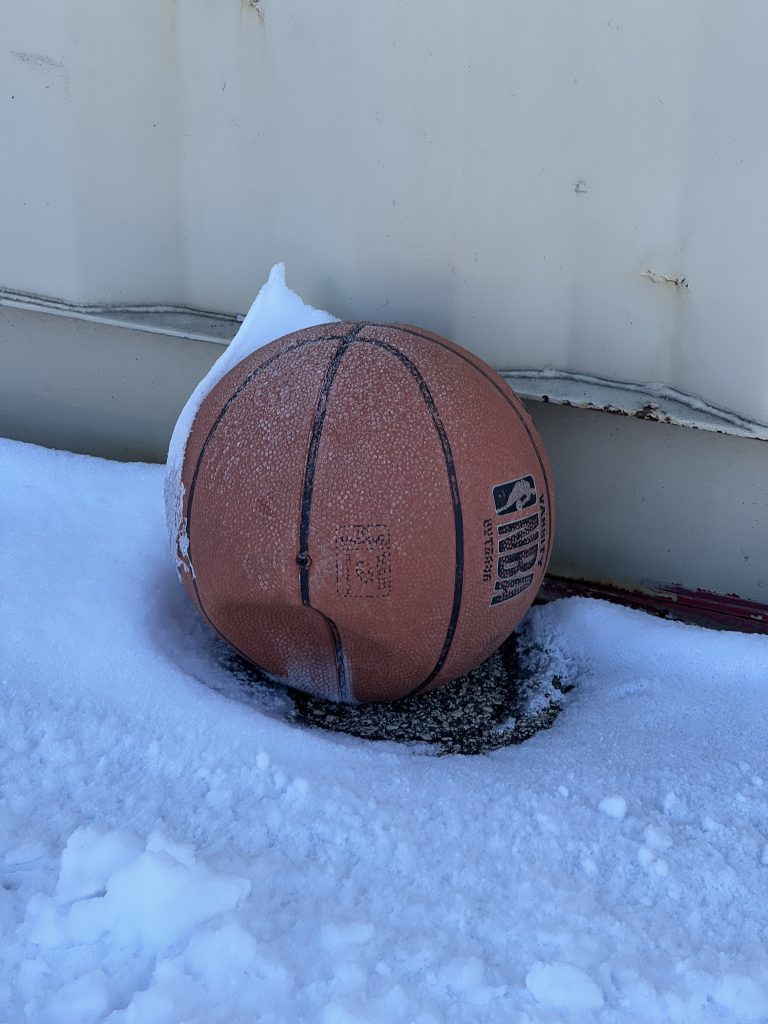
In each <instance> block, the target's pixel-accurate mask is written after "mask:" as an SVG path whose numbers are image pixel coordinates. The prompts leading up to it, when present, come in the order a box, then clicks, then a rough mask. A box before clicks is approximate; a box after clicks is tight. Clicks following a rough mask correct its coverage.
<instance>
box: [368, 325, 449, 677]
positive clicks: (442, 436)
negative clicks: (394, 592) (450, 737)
mask: <svg viewBox="0 0 768 1024" xmlns="http://www.w3.org/2000/svg"><path fill="white" fill-rule="evenodd" d="M363 326H382V327H386V326H387V325H386V324H382V325H373V324H370V323H367V324H364V325H363ZM357 340H358V341H359V342H362V343H365V344H366V345H373V346H375V347H377V348H382V349H384V350H385V351H386V352H389V353H390V355H393V356H394V357H395V358H396V359H397V360H398V361H399V362H400V363H401V364H402V365H403V366H404V367H405V368H406V369H407V370H408V372H409V373H410V374H411V376H412V377H413V378H414V380H415V381H416V383H417V385H418V388H419V391H420V392H421V397H422V398H423V399H424V404H425V405H426V406H427V409H428V411H429V414H430V416H431V417H432V423H433V425H434V427H435V430H436V431H437V436H438V438H439V440H440V445H441V447H442V449H443V458H444V459H445V468H446V472H447V474H448V486H449V488H450V492H451V506H452V510H453V525H454V536H455V543H456V552H455V560H454V584H453V604H452V607H451V617H450V619H449V621H448V628H447V630H446V634H445V640H444V641H443V646H442V649H441V651H440V654H439V656H438V659H437V662H436V664H435V667H434V668H433V669H432V671H431V672H430V673H429V675H428V676H427V678H426V679H424V680H423V682H421V683H419V685H418V686H416V687H415V688H414V689H413V690H411V691H410V692H409V693H408V694H406V696H407V697H414V696H415V695H416V694H418V693H421V691H422V690H424V689H425V688H426V687H427V686H429V684H430V683H431V682H432V680H433V679H435V677H436V676H437V674H438V673H439V672H440V670H441V669H442V667H443V665H444V664H445V662H446V659H447V658H448V654H449V652H450V649H451V645H452V644H453V638H454V636H455V634H456V626H457V624H458V621H459V613H460V612H461V598H462V592H463V587H464V516H463V513H462V509H461V496H460V494H459V483H458V479H457V476H456V465H455V463H454V461H453V452H452V451H451V444H450V441H449V440H448V434H447V433H446V430H445V426H444V425H443V421H442V420H441V418H440V413H439V412H438V409H437V405H436V404H435V400H434V398H433V397H432V392H431V391H430V390H429V386H428V384H427V382H426V380H425V379H424V377H423V376H422V375H421V372H420V371H419V369H418V367H417V366H416V364H415V363H413V362H412V361H411V360H410V359H409V358H408V356H406V355H405V353H404V352H401V351H400V350H399V349H397V348H395V346H394V345H390V344H388V343H387V342H384V341H380V340H379V339H377V338H364V337H358V339H357Z"/></svg>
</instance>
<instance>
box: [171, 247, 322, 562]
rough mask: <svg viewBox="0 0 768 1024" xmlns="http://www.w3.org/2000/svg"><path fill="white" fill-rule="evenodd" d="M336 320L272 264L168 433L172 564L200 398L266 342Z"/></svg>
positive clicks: (182, 541)
mask: <svg viewBox="0 0 768 1024" xmlns="http://www.w3.org/2000/svg"><path fill="white" fill-rule="evenodd" d="M337 320H338V317H335V316H333V315H332V314H331V313H327V312H326V311H325V310H323V309H315V308H314V307H313V306H308V305H306V303H305V302H304V301H303V300H302V299H301V298H300V296H298V295H297V294H296V292H293V291H291V289H290V288H288V286H287V285H286V283H285V264H283V263H276V264H275V266H274V267H272V270H271V271H270V274H269V278H268V279H267V282H266V284H264V285H263V286H262V288H261V290H260V291H259V294H258V295H257V296H256V298H255V299H254V301H253V304H252V306H251V308H250V309H249V311H248V314H247V316H246V317H245V319H244V320H243V322H242V324H241V326H240V330H239V331H238V332H237V334H236V335H235V337H234V338H233V339H232V341H231V342H230V343H229V345H228V346H227V347H226V349H224V352H223V353H222V355H220V356H219V358H218V359H217V360H216V362H215V363H214V364H213V366H212V367H211V369H210V370H209V371H208V373H207V374H206V375H205V377H203V379H202V380H201V381H200V383H199V384H198V385H197V387H196V388H195V390H194V391H193V392H192V395H191V396H190V398H189V400H188V401H187V403H186V405H185V406H184V408H183V409H182V410H181V414H180V415H179V418H178V420H177V421H176V426H175V427H174V429H173V434H172V436H171V442H170V445H169V447H168V459H167V464H166V472H165V518H166V524H167V527H168V534H169V539H170V543H171V551H172V553H173V555H174V558H177V550H176V546H177V543H178V544H179V547H180V549H181V552H182V554H183V555H186V552H187V548H188V543H189V542H188V539H187V536H186V532H183V533H182V532H181V527H182V519H183V514H184V512H183V510H184V485H183V484H182V482H181V468H182V465H183V462H184V451H185V449H186V447H187V438H188V437H189V432H190V430H191V428H192V423H193V422H194V419H195V416H196V415H197V410H198V409H199V408H200V406H201V405H202V403H203V401H204V399H205V396H206V395H207V394H208V393H209V392H210V391H211V389H212V388H214V387H215V386H216V384H218V382H219V381H220V380H221V378H222V377H224V376H225V375H226V374H227V373H229V371H230V370H231V369H232V367H233V366H236V365H237V363H240V362H242V360H243V359H245V358H246V356H249V355H251V353H253V352H256V351H257V350H258V349H260V348H262V346H264V345H266V344H268V343H269V342H270V341H275V340H276V339H277V338H282V337H283V336H284V335H286V334H291V333H292V332H293V331H300V330H301V329H302V328H304V327H314V326H315V325H317V324H327V323H333V322H335V321H337ZM180 534H181V535H180ZM184 568H185V566H184V563H183V562H180V561H179V562H178V569H179V571H180V572H181V571H182V570H183V569H184Z"/></svg>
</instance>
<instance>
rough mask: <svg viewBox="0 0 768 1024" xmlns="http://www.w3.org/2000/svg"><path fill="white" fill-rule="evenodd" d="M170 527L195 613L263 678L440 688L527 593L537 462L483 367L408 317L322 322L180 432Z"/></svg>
mask: <svg viewBox="0 0 768 1024" xmlns="http://www.w3.org/2000/svg"><path fill="white" fill-rule="evenodd" d="M181 484H182V488H183V502H182V507H181V515H180V516H179V517H178V522H176V523H175V525H174V527H173V529H174V531H175V535H174V538H173V540H174V544H175V548H176V554H177V559H178V561H179V563H180V565H181V566H182V579H183V581H184V585H185V587H186V589H187V590H188V592H189V594H190V595H191V597H192V599H193V600H194V602H195V604H196V606H197V608H198V610H199V612H200V614H201V615H202V616H203V617H204V618H205V619H206V620H207V621H208V622H209V623H210V625H211V626H212V627H213V628H214V629H215V630H216V631H217V632H218V633H219V634H220V635H221V636H222V637H224V638H225V639H226V640H227V641H228V642H229V643H230V644H231V645H232V646H233V647H234V648H235V649H236V650H237V651H239V652H240V653H241V654H242V655H243V656H244V657H245V658H247V659H248V660H249V661H251V662H252V663H253V664H255V665H257V666H258V667H259V668H260V669H261V670H263V671H264V672H266V673H267V674H269V675H270V676H272V677H274V678H276V679H280V680H283V681H285V682H288V683H290V685H292V686H295V687H298V688H299V689H302V690H305V691H307V692H309V693H313V694H315V695H317V696H320V697H324V698H327V699H329V700H339V701H377V700H393V699H396V698H399V697H404V696H407V695H411V694H414V693H420V692H424V691H426V690H430V689H434V688H435V687H438V686H442V685H443V684H444V683H447V682H449V681H450V680H452V679H455V678H456V677H457V676H461V675H464V674H465V673H466V672H468V671H470V670H471V669H472V668H474V667H476V666H477V665H478V664H479V663H480V662H481V661H483V660H484V659H485V658H487V657H488V656H489V655H490V654H491V653H492V652H493V651H494V650H495V649H496V648H497V647H498V646H499V645H500V644H501V643H502V642H503V641H504V640H505V639H506V637H507V636H508V635H509V633H510V632H511V631H512V630H513V629H514V627H515V626H516V625H517V623H518V622H519V621H520V619H521V618H522V616H523V615H524V614H525V612H526V611H527V609H528V607H529V606H530V604H531V602H532V601H533V599H534V597H535V596H536V593H537V591H538V589H539V586H540V584H541V581H542V577H543V575H544V572H545V570H546V567H547V562H548V560H549V555H550V551H551V548H552V535H553V529H554V503H553V491H552V481H551V475H550V470H549V465H548V463H547V458H546V455H545V453H544V449H543V446H542V443H541V439H540V437H539V435H538V434H537V432H536V430H535V428H534V426H533V424H532V422H531V420H530V417H529V416H528V414H527V412H526V411H525V409H524V408H523V406H522V404H521V403H520V401H519V400H518V399H517V397H516V396H515V394H514V393H513V392H512V390H511V389H510V388H509V387H508V385H507V384H506V383H505V382H504V381H503V380H502V379H501V378H500V377H499V376H498V375H497V374H496V373H495V372H494V371H493V370H492V369H491V368H490V367H489V366H487V365H486V364H485V363H484V362H483V361H482V360H480V359H478V358H477V357H476V356H474V355H472V354H471V353H470V352H468V351H466V350H465V349H463V348H461V347H460V346H458V345H456V344H454V343H452V342H450V341H447V340H446V339H445V338H441V337H438V336H437V335H434V334H430V333H429V332H427V331H424V330H421V329H418V328H415V327H408V326H404V325H392V324H389V325H386V324H370V323H329V324H324V325H322V326H319V327H317V326H316V327H309V328H307V329H305V330H302V331H298V332H296V333H295V334H290V335H287V336H286V337H283V338H280V339H278V340H277V341H274V342H272V343H271V344H269V345H266V346H265V347H263V348H261V349H259V350H257V351H256V352H254V353H253V354H252V355H250V356H248V357H247V358H245V359H243V361H242V362H240V363H238V364H237V365H236V366H234V367H233V368H232V369H231V370H230V371H229V372H228V373H227V374H226V375H225V376H224V377H223V378H222V379H221V380H219V381H218V383H217V384H216V385H215V386H214V387H213V388H212V390H211V391H210V392H209V393H208V394H207V396H206V397H205V399H204V400H203V401H202V403H201V404H200V406H199V408H198V409H197V412H196V415H195V417H194V420H193V422H192V425H191V429H190V432H189V437H188V439H187V444H186V448H185V452H184V459H183V464H182V470H181Z"/></svg>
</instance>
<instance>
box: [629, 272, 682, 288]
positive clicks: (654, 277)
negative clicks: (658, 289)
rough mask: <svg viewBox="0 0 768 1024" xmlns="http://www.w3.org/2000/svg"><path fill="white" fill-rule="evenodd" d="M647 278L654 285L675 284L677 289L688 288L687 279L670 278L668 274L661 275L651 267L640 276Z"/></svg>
mask: <svg viewBox="0 0 768 1024" xmlns="http://www.w3.org/2000/svg"><path fill="white" fill-rule="evenodd" d="M640 276H641V277H646V278H647V279H648V280H649V281H651V282H653V284H673V285H674V286H675V288H686V289H687V288H688V279H687V278H685V277H668V276H667V274H660V273H658V271H656V270H653V269H652V268H651V267H649V268H648V269H647V270H644V271H643V273H642V274H641V275H640Z"/></svg>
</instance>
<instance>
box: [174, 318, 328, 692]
mask: <svg viewBox="0 0 768 1024" xmlns="http://www.w3.org/2000/svg"><path fill="white" fill-rule="evenodd" d="M339 337H340V336H339V335H323V336H321V337H319V338H305V339H304V340H303V341H297V342H296V343H295V344H293V345H288V346H286V347H285V348H284V349H282V350H281V351H280V352H276V353H275V354H274V355H272V356H270V357H269V359H267V360H266V361H265V362H263V363H260V364H259V366H257V367H255V368H254V369H253V370H251V371H250V373H249V374H248V376H247V377H245V378H244V379H243V380H242V381H241V382H240V384H238V386H237V387H236V388H235V390H234V391H233V392H232V394H231V395H230V396H229V398H228V399H227V401H226V402H225V403H224V405H223V406H222V407H221V409H220V410H219V413H218V415H217V416H216V419H215V420H214V421H213V423H212V425H211V428H210V430H209V431H208V433H207V434H206V437H205V441H204V442H203V444H202V445H201V447H200V452H199V454H198V456H197V462H196V463H195V470H194V472H193V474H192V480H191V481H190V484H189V498H188V499H187V512H186V520H187V525H186V534H187V561H188V562H189V567H190V575H191V578H192V589H193V590H194V592H195V597H196V598H197V604H198V607H199V608H200V611H201V612H202V615H203V617H204V619H205V621H206V622H207V623H208V625H209V626H210V627H211V629H213V630H214V631H215V632H216V633H217V634H218V635H219V636H220V637H221V638H222V640H226V642H227V643H228V644H229V646H230V647H232V648H233V649H234V650H236V651H237V653H238V654H239V655H240V656H241V657H243V658H245V660H246V661H249V662H250V663H251V664H252V665H254V666H255V667H256V668H257V669H259V671H260V672H263V673H264V674H265V675H267V676H269V675H270V673H269V672H267V670H266V669H264V668H262V667H261V666H260V665H257V664H256V662H255V661H254V660H253V658H249V657H248V655H247V654H245V653H244V652H243V651H241V650H240V649H239V648H238V647H237V645H236V644H233V643H232V641H231V640H230V639H229V638H228V637H226V636H225V635H224V634H223V633H222V632H221V630H220V629H219V628H218V627H217V626H216V624H215V623H214V621H213V619H212V618H211V617H210V615H209V614H208V612H207V611H206V608H205V605H204V604H203V599H202V597H201V596H200V590H199V588H198V586H197V579H196V577H195V569H194V562H193V560H192V505H193V502H194V497H195V488H196V486H197V477H198V474H199V473H200V466H201V465H202V462H203V457H204V456H205V452H206V449H207V448H208V444H209V442H210V441H211V439H212V437H213V435H214V433H215V432H216V429H217V427H218V426H219V425H220V423H221V421H222V420H223V418H224V416H225V414H226V413H227V411H228V409H229V407H230V406H231V405H232V403H233V402H234V400H235V399H236V398H237V397H238V395H239V394H240V393H241V392H242V391H243V389H244V388H246V387H247V386H248V385H249V384H250V383H251V381H252V380H253V379H254V377H256V375H257V374H259V373H260V372H261V371H262V370H266V368H267V367H268V366H271V365H272V363H274V362H276V361H277V360H278V359H280V358H281V357H282V356H284V355H288V353H289V352H295V351H296V350H297V349H300V348H304V346H305V345H312V344H314V343H316V342H318V341H337V340H338V339H339ZM222 379H223V378H222ZM218 383H219V381H216V384H214V385H213V386H214V387H216V385H217V384H218ZM211 390H213V389H211ZM205 397H207V396H205ZM204 400H205V399H203V401H204Z"/></svg>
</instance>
